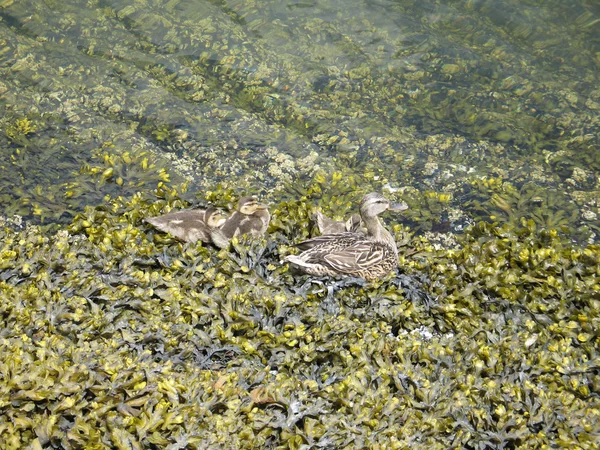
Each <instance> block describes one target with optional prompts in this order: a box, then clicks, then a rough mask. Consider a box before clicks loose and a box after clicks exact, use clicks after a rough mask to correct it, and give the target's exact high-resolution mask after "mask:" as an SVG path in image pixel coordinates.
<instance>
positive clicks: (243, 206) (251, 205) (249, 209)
mask: <svg viewBox="0 0 600 450" xmlns="http://www.w3.org/2000/svg"><path fill="white" fill-rule="evenodd" d="M265 209H268V207H267V205H265V204H263V203H260V202H258V201H257V200H256V199H255V198H254V197H242V198H241V199H240V201H239V203H238V211H239V212H241V213H242V214H246V215H247V216H251V215H253V214H255V213H256V212H257V211H264V210H265Z"/></svg>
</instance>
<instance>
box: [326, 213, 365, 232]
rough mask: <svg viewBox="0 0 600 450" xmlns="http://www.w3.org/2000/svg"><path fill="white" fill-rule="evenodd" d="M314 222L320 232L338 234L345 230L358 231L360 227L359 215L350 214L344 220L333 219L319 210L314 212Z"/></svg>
mask: <svg viewBox="0 0 600 450" xmlns="http://www.w3.org/2000/svg"><path fill="white" fill-rule="evenodd" d="M315 222H316V223H317V228H318V229H319V231H320V232H321V234H338V233H345V232H346V231H352V232H355V231H358V230H359V229H360V224H361V221H360V216H359V215H358V214H352V216H350V218H349V219H348V220H346V221H345V222H342V221H337V220H333V219H331V218H329V217H327V216H326V215H325V214H323V213H322V212H321V211H317V212H316V213H315Z"/></svg>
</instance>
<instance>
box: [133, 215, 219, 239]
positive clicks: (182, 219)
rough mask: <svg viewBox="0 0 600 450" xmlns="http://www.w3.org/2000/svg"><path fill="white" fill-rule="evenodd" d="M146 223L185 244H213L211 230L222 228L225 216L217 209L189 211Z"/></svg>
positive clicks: (150, 218)
mask: <svg viewBox="0 0 600 450" xmlns="http://www.w3.org/2000/svg"><path fill="white" fill-rule="evenodd" d="M145 221H146V222H147V223H149V224H151V225H153V226H154V227H156V228H157V229H159V230H161V231H165V232H167V233H170V234H172V235H173V236H174V237H176V238H177V239H180V240H182V241H184V242H192V243H193V242H196V241H202V242H212V240H211V235H210V233H211V230H212V229H215V228H218V227H219V226H221V225H222V224H223V223H224V222H225V216H224V215H223V214H222V213H221V212H220V211H219V210H218V209H216V208H208V209H206V210H204V209H187V210H184V211H177V212H171V213H168V214H165V215H162V216H157V217H149V218H147V219H145Z"/></svg>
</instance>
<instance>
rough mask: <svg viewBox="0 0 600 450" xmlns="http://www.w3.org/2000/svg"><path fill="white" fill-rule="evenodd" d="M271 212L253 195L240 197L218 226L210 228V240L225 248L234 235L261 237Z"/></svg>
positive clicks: (269, 219) (267, 225) (265, 229)
mask: <svg viewBox="0 0 600 450" xmlns="http://www.w3.org/2000/svg"><path fill="white" fill-rule="evenodd" d="M270 221H271V214H270V213H269V208H268V206H267V205H265V204H263V203H259V202H258V201H257V200H256V199H255V198H254V197H250V196H249V197H242V198H241V199H240V200H239V202H238V206H237V210H236V211H235V212H234V213H233V214H232V215H231V216H229V217H228V218H227V219H226V220H225V222H224V223H223V224H221V225H220V226H219V227H216V228H213V229H211V233H210V235H211V240H212V242H213V243H214V244H215V245H216V246H217V247H219V248H225V247H227V246H228V245H229V241H230V240H231V238H233V237H234V236H241V235H244V234H248V235H250V236H253V237H261V236H262V235H264V234H265V232H266V231H267V228H268V227H269V222H270Z"/></svg>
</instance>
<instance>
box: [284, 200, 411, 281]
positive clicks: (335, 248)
mask: <svg viewBox="0 0 600 450" xmlns="http://www.w3.org/2000/svg"><path fill="white" fill-rule="evenodd" d="M406 208H407V206H406V205H405V204H393V205H392V204H391V203H390V201H389V200H388V199H386V198H385V197H384V196H383V195H381V194H378V193H371V194H367V195H365V197H364V198H363V199H362V201H361V205H360V216H361V218H362V221H363V222H364V223H365V226H366V228H367V233H360V232H346V233H338V234H328V235H323V236H317V237H315V238H312V239H309V240H307V241H304V242H301V243H299V244H297V247H298V248H299V249H300V250H303V251H302V253H300V254H299V255H293V256H288V257H287V258H285V260H286V261H288V262H291V263H292V264H294V265H296V266H297V267H298V268H300V269H301V270H303V271H304V272H306V273H309V274H311V275H318V276H323V275H328V276H335V275H340V276H353V277H362V278H365V279H366V280H369V281H372V280H375V279H377V278H381V277H383V276H385V275H387V274H388V273H390V272H391V271H392V270H394V269H395V268H396V267H397V265H398V249H397V247H396V241H395V239H394V237H393V236H392V235H391V234H390V232H389V231H387V230H386V229H385V228H384V227H383V226H382V225H381V223H380V222H379V219H378V218H377V215H378V214H380V213H382V212H383V211H385V210H387V209H391V210H403V209H406Z"/></svg>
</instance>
